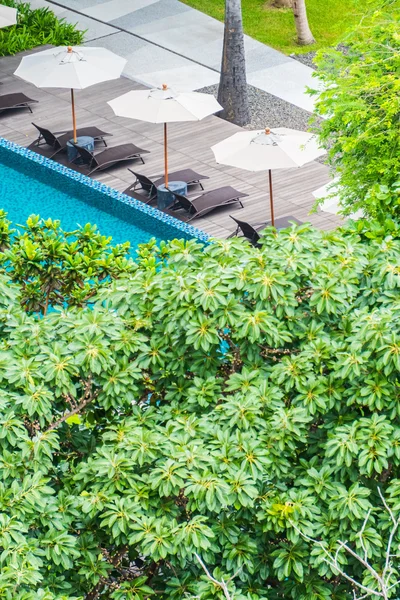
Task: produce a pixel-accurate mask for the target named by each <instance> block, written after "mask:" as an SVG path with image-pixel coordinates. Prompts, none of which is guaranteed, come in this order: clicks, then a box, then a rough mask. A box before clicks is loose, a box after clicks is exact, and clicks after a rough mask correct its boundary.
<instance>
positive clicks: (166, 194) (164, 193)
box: [157, 181, 187, 210]
mask: <svg viewBox="0 0 400 600" xmlns="http://www.w3.org/2000/svg"><path fill="white" fill-rule="evenodd" d="M174 192H176V193H177V194H182V196H186V194H187V184H186V183H185V182H184V181H169V182H168V189H167V188H166V187H165V185H164V184H162V185H160V186H158V188H157V206H158V208H159V209H160V210H163V209H164V208H168V206H171V204H173V203H174V202H175V196H174Z"/></svg>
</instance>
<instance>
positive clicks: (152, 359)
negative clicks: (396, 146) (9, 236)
mask: <svg viewBox="0 0 400 600" xmlns="http://www.w3.org/2000/svg"><path fill="white" fill-rule="evenodd" d="M36 227H37V231H36V233H35V239H36V243H37V246H38V248H39V250H40V251H41V252H42V251H43V252H44V249H45V248H47V246H48V243H50V241H51V240H52V239H53V236H54V231H53V229H52V227H49V226H48V225H47V224H46V223H39V222H38V223H36ZM56 231H59V230H58V229H56ZM97 235H98V234H97V233H96V232H94V231H93V230H92V231H91V233H90V237H93V239H94V240H96V236H97ZM24 239H25V238H24V234H23V235H22V240H24ZM38 240H41V241H40V242H39V241H38ZM93 243H95V244H96V243H97V242H96V241H94V242H93ZM14 245H15V246H16V248H15V249H14ZM20 245H21V238H20V237H18V238H16V240H15V242H14V243H13V244H12V245H11V247H10V248H8V249H7V250H6V251H5V252H4V260H10V259H9V256H10V255H15V256H19V252H20ZM39 250H38V251H39ZM399 256H400V235H399V228H398V226H397V225H396V224H394V223H392V224H390V223H389V222H388V223H387V224H386V227H385V228H383V226H382V225H381V224H378V225H369V224H367V223H365V222H358V223H355V224H352V225H349V226H348V227H347V229H343V230H338V231H335V232H321V231H317V230H314V229H312V228H311V227H310V226H308V225H302V226H300V227H298V228H294V227H293V228H291V229H288V230H285V231H281V232H280V233H279V234H277V233H276V231H275V230H274V229H272V228H269V229H267V230H266V231H265V233H264V235H263V237H262V247H261V248H254V247H252V246H249V245H247V244H246V243H244V242H243V241H241V240H238V239H234V240H229V241H215V242H212V243H210V244H209V245H208V246H206V247H203V246H201V245H200V244H198V243H197V242H195V241H190V242H182V241H172V242H169V243H168V244H164V243H161V244H160V246H156V245H155V243H154V242H151V243H149V244H147V245H144V246H142V247H141V248H140V250H139V254H138V257H137V262H136V265H135V268H134V269H131V270H130V271H129V272H127V273H126V274H125V275H124V276H120V277H119V278H118V279H110V280H109V284H108V285H104V286H97V285H94V289H95V290H96V293H97V296H96V297H92V298H91V300H92V304H91V306H85V305H84V306H83V307H79V306H76V305H74V303H71V306H68V304H69V302H67V303H66V304H65V305H63V306H61V307H60V309H59V310H52V311H50V312H48V313H47V314H46V315H44V316H43V315H42V311H41V309H40V307H39V306H37V308H36V309H35V310H28V311H26V310H25V309H26V308H27V303H26V301H25V283H24V282H25V279H26V278H25V277H23V276H22V269H23V267H22V266H21V267H20V270H19V271H18V281H17V282H15V281H14V282H13V281H10V279H13V278H14V279H16V277H15V274H13V270H12V268H14V267H12V268H11V270H9V269H10V267H9V265H11V266H12V264H13V263H12V262H9V263H7V264H6V266H5V268H4V269H3V272H2V274H0V390H1V393H0V450H1V453H0V461H1V467H0V549H1V553H0V561H1V574H0V597H1V598H4V599H5V600H37V599H38V598H39V600H63V599H64V600H83V599H85V600H96V599H100V600H110V599H111V600H123V599H124V600H125V599H134V600H145V599H147V598H149V597H153V595H154V597H158V598H164V599H168V600H174V599H176V600H181V599H182V598H184V597H188V598H195V597H196V598H202V600H216V599H222V598H223V592H222V590H220V589H219V588H217V587H215V586H214V584H212V582H210V581H209V580H208V579H207V578H206V577H205V575H204V573H203V571H202V569H201V567H200V565H199V564H198V562H197V561H196V559H195V554H198V555H199V556H201V558H202V560H203V561H204V562H205V564H206V565H207V567H208V568H209V569H210V572H211V573H213V575H214V577H215V578H216V579H217V580H219V581H221V580H222V579H223V580H224V581H228V580H229V579H230V578H231V577H232V576H233V575H234V574H236V576H235V578H234V579H233V580H231V581H229V589H230V591H231V594H232V595H233V597H234V598H235V600H278V599H281V598H282V599H286V598H293V599H294V600H310V599H312V600H330V599H332V600H334V599H335V600H341V599H343V600H344V599H345V598H349V597H351V595H350V590H349V588H348V586H347V585H345V584H343V582H341V580H340V578H338V577H337V573H335V572H333V571H332V569H331V567H330V566H329V565H327V564H326V562H324V552H323V549H322V548H321V547H320V546H315V545H314V544H312V543H309V542H308V541H307V540H305V539H304V538H303V537H302V536H301V535H300V533H299V531H300V532H303V533H304V534H305V535H307V536H312V537H316V538H318V539H319V540H322V541H323V543H324V544H326V545H327V547H329V548H330V549H332V551H333V552H334V551H335V548H336V544H337V540H338V539H343V540H348V542H349V543H350V544H353V545H354V547H355V548H360V534H359V532H360V530H361V528H362V524H363V522H364V519H365V515H366V512H367V511H368V510H370V509H371V511H372V512H371V516H370V519H369V522H368V527H366V528H365V529H364V531H363V532H362V535H363V543H364V546H365V547H366V549H367V553H368V556H369V558H370V560H371V564H374V565H379V564H382V556H384V552H385V546H386V542H387V535H388V530H389V529H390V520H389V519H388V518H387V516H386V515H385V513H384V511H382V510H381V508H382V503H381V500H380V498H379V496H378V493H377V486H378V485H379V486H380V487H381V489H382V491H383V493H384V494H385V497H386V499H387V502H388V503H389V505H390V507H391V508H392V510H393V511H394V513H395V514H396V515H398V514H399V511H400V502H399V500H398V498H399V496H400V410H399V406H400V404H399V395H400V380H399V368H400V319H399V312H400V295H399V289H400V287H399V286H400V270H399ZM48 261H49V263H51V261H50V258H49V259H48ZM24 264H25V267H24V268H25V269H26V270H27V272H28V273H29V272H30V271H29V269H30V263H29V261H27V262H25V263H24ZM55 264H56V265H57V264H58V259H56V260H55ZM57 268H58V267H57ZM399 543H400V537H399V534H398V533H397V537H396V539H395V543H394V545H393V548H394V552H395V553H396V552H397V548H398V545H399ZM340 560H341V561H347V562H344V563H343V564H344V566H345V567H346V570H347V572H348V573H349V574H350V575H351V576H353V577H355V578H357V579H358V580H359V581H367V582H368V573H366V572H364V570H363V567H362V565H360V564H359V563H357V562H356V561H352V560H351V557H350V558H349V557H346V556H341V557H340ZM394 576H395V575H394ZM371 585H372V584H371ZM393 594H394V597H395V595H396V589H395V588H393ZM397 595H398V590H397Z"/></svg>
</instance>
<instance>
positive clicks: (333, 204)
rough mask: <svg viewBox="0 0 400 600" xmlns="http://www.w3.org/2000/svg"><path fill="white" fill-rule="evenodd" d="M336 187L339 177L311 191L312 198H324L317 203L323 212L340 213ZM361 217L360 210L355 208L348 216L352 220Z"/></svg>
mask: <svg viewBox="0 0 400 600" xmlns="http://www.w3.org/2000/svg"><path fill="white" fill-rule="evenodd" d="M338 187H339V177H335V178H334V179H333V180H332V181H330V182H329V183H327V184H326V185H323V186H321V187H320V188H318V189H317V190H315V191H314V192H313V193H312V194H313V196H314V198H316V199H317V200H322V199H323V198H326V200H324V201H323V202H322V203H321V204H320V205H319V207H320V209H321V210H323V211H324V212H328V213H331V214H332V215H339V214H340V212H339V211H340V209H341V206H340V200H339V198H338V196H336V195H335V194H336V193H337V190H338ZM362 217H363V212H362V210H357V211H356V212H355V213H352V214H351V215H349V218H350V219H354V220H357V219H361V218H362Z"/></svg>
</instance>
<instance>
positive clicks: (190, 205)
mask: <svg viewBox="0 0 400 600" xmlns="http://www.w3.org/2000/svg"><path fill="white" fill-rule="evenodd" d="M171 193H172V194H173V195H174V196H175V200H176V201H177V202H179V204H180V205H181V206H182V207H183V208H185V209H186V210H192V209H193V208H194V206H193V203H192V202H191V201H190V200H189V198H186V196H182V194H177V193H176V192H171Z"/></svg>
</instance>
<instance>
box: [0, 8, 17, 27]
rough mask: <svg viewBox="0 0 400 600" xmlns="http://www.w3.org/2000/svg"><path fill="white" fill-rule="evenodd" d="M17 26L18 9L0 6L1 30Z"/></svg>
mask: <svg viewBox="0 0 400 600" xmlns="http://www.w3.org/2000/svg"><path fill="white" fill-rule="evenodd" d="M16 24H17V9H16V8H12V7H11V6H5V5H4V4H0V28H3V27H9V26H10V25H16Z"/></svg>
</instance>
